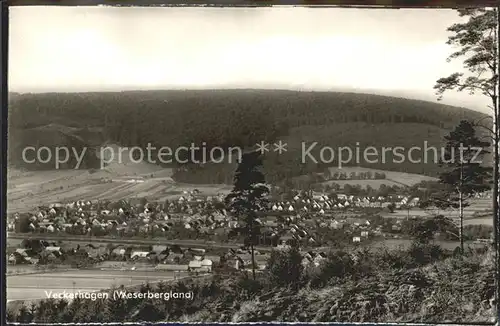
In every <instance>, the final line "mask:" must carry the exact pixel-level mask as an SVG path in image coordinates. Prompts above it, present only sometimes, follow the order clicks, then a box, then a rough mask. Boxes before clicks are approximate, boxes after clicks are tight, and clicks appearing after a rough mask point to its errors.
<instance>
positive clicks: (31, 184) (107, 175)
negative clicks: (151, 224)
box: [7, 145, 231, 213]
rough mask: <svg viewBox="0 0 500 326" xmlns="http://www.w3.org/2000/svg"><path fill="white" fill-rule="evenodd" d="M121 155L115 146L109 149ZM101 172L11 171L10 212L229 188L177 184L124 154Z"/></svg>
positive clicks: (159, 198)
mask: <svg viewBox="0 0 500 326" xmlns="http://www.w3.org/2000/svg"><path fill="white" fill-rule="evenodd" d="M108 146H110V148H113V150H114V152H115V153H118V147H117V146H116V145H108ZM105 159H107V161H106V162H108V161H109V162H110V164H109V165H107V166H106V167H105V168H103V169H99V170H94V171H91V170H54V171H29V172H26V171H19V170H17V169H9V170H8V171H7V175H8V190H7V201H8V204H7V211H8V212H9V213H12V212H26V211H30V210H32V209H33V208H35V207H37V206H40V205H46V204H48V203H53V202H71V201H76V200H95V199H99V200H120V199H128V198H132V197H138V198H140V197H147V198H148V199H150V200H157V201H165V200H166V199H171V198H177V197H179V196H180V194H182V192H183V191H185V190H186V191H189V190H193V189H195V188H196V189H198V190H200V192H201V193H202V194H204V195H216V194H218V193H226V192H228V191H230V189H231V187H229V186H226V185H189V184H177V183H175V182H174V180H173V179H172V177H171V176H172V169H169V168H162V167H160V166H157V165H154V164H151V163H147V162H140V163H134V162H132V161H131V160H130V158H129V157H128V153H127V152H126V151H124V152H123V153H122V156H121V158H120V157H119V156H118V154H116V155H115V157H113V160H111V158H110V157H106V158H105Z"/></svg>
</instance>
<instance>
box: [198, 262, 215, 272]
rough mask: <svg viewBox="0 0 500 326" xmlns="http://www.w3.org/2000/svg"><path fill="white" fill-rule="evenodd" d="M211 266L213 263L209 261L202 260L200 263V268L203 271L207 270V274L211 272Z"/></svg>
mask: <svg viewBox="0 0 500 326" xmlns="http://www.w3.org/2000/svg"><path fill="white" fill-rule="evenodd" d="M212 265H213V262H212V261H211V260H210V259H203V260H202V261H201V267H202V268H203V269H205V270H207V271H208V272H209V273H211V272H212Z"/></svg>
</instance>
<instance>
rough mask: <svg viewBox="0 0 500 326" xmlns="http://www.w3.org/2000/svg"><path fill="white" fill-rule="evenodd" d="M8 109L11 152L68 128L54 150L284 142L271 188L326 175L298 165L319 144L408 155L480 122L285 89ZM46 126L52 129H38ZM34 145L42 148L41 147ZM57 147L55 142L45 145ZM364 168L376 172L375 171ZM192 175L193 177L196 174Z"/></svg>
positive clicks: (149, 94) (97, 97)
mask: <svg viewBox="0 0 500 326" xmlns="http://www.w3.org/2000/svg"><path fill="white" fill-rule="evenodd" d="M9 102H10V105H9V127H10V131H14V132H15V137H14V139H13V137H10V140H9V145H11V149H16V148H22V146H26V145H28V144H30V145H31V144H33V141H34V139H37V138H38V139H39V140H40V139H42V140H43V139H46V138H48V137H46V136H44V137H36V134H37V133H47V132H57V133H60V130H61V128H66V130H65V133H64V135H65V136H64V137H63V138H61V139H58V142H64V140H63V139H64V138H67V139H69V140H68V141H71V142H73V141H74V138H73V137H72V136H71V135H72V134H73V132H76V131H77V130H78V131H79V134H78V137H80V139H82V141H83V142H92V143H95V142H96V141H98V140H99V139H100V138H102V141H105V140H111V141H113V142H117V143H119V144H121V145H123V146H136V145H138V146H143V147H146V146H147V144H148V143H151V145H152V146H155V147H160V146H169V147H172V148H174V147H176V146H180V145H189V144H191V143H193V142H194V143H196V144H201V143H202V142H204V143H206V144H207V147H211V146H222V147H229V146H241V147H249V146H254V144H255V143H257V142H260V141H261V140H265V141H274V140H277V139H282V140H284V141H287V142H288V143H289V148H290V150H289V151H288V152H287V153H286V155H282V156H280V157H279V158H278V157H271V155H270V156H269V159H267V161H268V165H267V167H266V169H267V173H268V175H269V176H270V177H271V178H273V179H275V178H283V177H288V176H293V175H298V174H303V173H307V172H311V171H313V170H316V169H319V168H324V167H318V166H317V165H316V164H306V165H303V164H299V163H298V162H297V159H299V160H300V153H299V152H297V150H299V149H300V143H301V142H302V141H309V142H311V141H318V142H320V143H321V144H325V145H328V146H332V147H336V146H354V145H355V144H356V143H359V144H360V146H361V147H363V146H368V145H372V146H379V147H382V146H404V147H408V148H409V147H411V146H415V145H419V144H423V142H424V141H428V143H429V145H432V144H434V145H440V144H441V142H442V136H444V134H446V133H447V132H448V131H449V129H450V128H453V127H454V126H455V125H457V124H458V122H459V121H460V120H462V119H467V120H479V119H481V118H483V117H484V115H483V114H481V113H479V112H476V111H471V110H467V109H463V108H457V107H452V106H447V105H441V104H437V103H432V102H426V101H418V100H409V99H403V98H395V97H387V96H379V95H371V94H358V93H340V92H298V91H281V90H280V91H276V90H168V91H126V92H101V93H43V94H16V96H13V97H11V98H10V100H9ZM42 126H49V127H46V128H40V127H42ZM50 126H52V127H50ZM54 126H57V128H56V127H54ZM61 126H62V127H61ZM54 128H56V129H57V130H58V131H54V130H53V129H54ZM51 129H52V131H50V130H51ZM95 130H99V132H97V131H95ZM13 135H14V133H13ZM23 135H25V136H23ZM88 137H90V138H92V141H90V140H89V139H87V138H88ZM49 138H50V137H49ZM37 145H38V146H42V145H44V144H43V141H42V142H40V141H38V142H37ZM54 145H55V144H53V142H51V143H50V144H48V145H47V146H54ZM58 145H59V146H62V145H64V144H58ZM10 156H11V157H10V159H11V163H13V164H21V162H20V161H19V160H18V159H16V158H17V157H18V156H19V153H14V152H12V151H11V152H10ZM270 162H273V163H270ZM361 165H363V164H361ZM278 166H279V168H278ZM370 167H373V168H381V165H380V164H374V165H370ZM37 168H43V167H40V166H38V167H37ZM382 168H384V169H388V170H398V171H399V170H404V171H405V172H413V173H420V174H427V175H433V174H435V173H436V171H437V170H436V169H437V168H436V167H435V166H434V165H433V164H427V165H425V164H410V165H405V166H402V165H398V166H395V165H392V164H390V163H389V164H387V163H384V164H383V167H382ZM196 169H198V170H200V167H196ZM203 169H207V173H205V172H199V171H198V172H197V173H189V175H191V176H194V175H197V176H196V178H197V179H199V180H200V182H202V181H203V182H209V181H210V182H216V181H227V179H228V178H229V179H230V176H229V175H226V173H222V172H221V171H218V172H217V173H214V171H210V172H208V170H211V169H214V168H210V167H207V166H205V167H203ZM216 169H217V170H220V169H223V170H224V169H226V168H223V167H222V166H221V167H218V168H216ZM231 169H232V167H231ZM184 170H185V169H183V171H184ZM189 171H190V172H192V167H190V168H189ZM280 171H281V172H280ZM179 175H181V176H182V173H181V174H179ZM186 175H187V174H186ZM216 175H219V176H218V177H216ZM213 178H218V180H215V179H213ZM192 181H196V180H192Z"/></svg>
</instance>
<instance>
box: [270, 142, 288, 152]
mask: <svg viewBox="0 0 500 326" xmlns="http://www.w3.org/2000/svg"><path fill="white" fill-rule="evenodd" d="M273 145H274V151H275V152H278V153H279V154H282V153H283V152H286V151H287V149H286V146H287V143H284V142H282V141H281V140H280V141H279V142H278V143H277V144H276V143H274V144H273Z"/></svg>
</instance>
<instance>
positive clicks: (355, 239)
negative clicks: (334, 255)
mask: <svg viewBox="0 0 500 326" xmlns="http://www.w3.org/2000/svg"><path fill="white" fill-rule="evenodd" d="M352 242H354V243H357V242H361V237H352Z"/></svg>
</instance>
